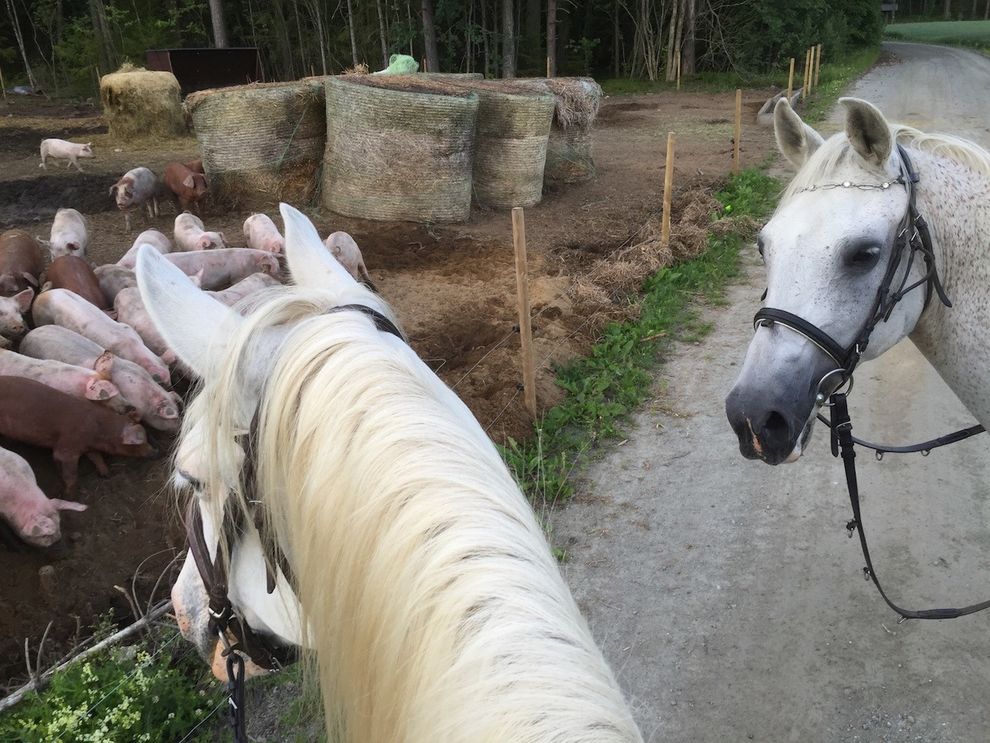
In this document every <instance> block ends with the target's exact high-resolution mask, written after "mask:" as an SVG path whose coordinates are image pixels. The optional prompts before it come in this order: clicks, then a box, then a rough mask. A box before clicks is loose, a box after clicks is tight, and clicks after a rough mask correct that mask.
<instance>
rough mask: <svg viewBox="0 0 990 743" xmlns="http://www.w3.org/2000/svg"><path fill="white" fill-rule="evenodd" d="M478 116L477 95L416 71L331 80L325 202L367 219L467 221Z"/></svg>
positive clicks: (469, 211)
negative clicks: (426, 77)
mask: <svg viewBox="0 0 990 743" xmlns="http://www.w3.org/2000/svg"><path fill="white" fill-rule="evenodd" d="M477 116H478V96H477V95H476V94H474V93H471V92H470V91H466V90H463V89H457V88H449V89H448V88H447V86H444V85H442V84H439V83H431V82H430V81H427V80H419V79H418V76H384V75H383V76H380V77H379V76H373V75H362V76H347V77H334V78H330V79H328V80H327V81H326V123H327V126H326V155H325V157H324V165H323V196H322V202H323V205H324V206H325V207H327V208H329V209H332V210H333V211H335V212H338V213H339V214H343V215H345V216H351V217H364V218H367V219H382V220H409V221H413V222H458V221H464V220H467V219H468V218H469V217H470V214H471V165H472V151H473V146H474V129H475V122H476V120H477Z"/></svg>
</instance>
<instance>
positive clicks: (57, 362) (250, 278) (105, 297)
mask: <svg viewBox="0 0 990 743" xmlns="http://www.w3.org/2000/svg"><path fill="white" fill-rule="evenodd" d="M47 141H50V140H46V142H47ZM42 152H43V154H44V152H45V150H44V147H43V149H42ZM49 154H51V153H49ZM171 165H176V166H179V167H176V168H173V169H172V170H171V171H170V170H169V167H171ZM171 165H170V166H169V167H167V168H166V181H167V180H168V175H169V173H174V174H177V175H181V176H182V177H181V179H180V180H179V181H178V184H179V185H180V186H182V185H184V184H183V181H185V180H186V178H187V175H185V174H184V173H183V171H182V170H181V169H180V168H183V169H185V170H186V171H190V172H192V173H194V174H195V173H197V172H198V171H197V170H196V169H194V168H193V167H190V165H192V166H195V163H190V164H185V165H183V164H180V163H173V164H171ZM138 171H147V173H149V174H151V180H149V179H148V178H147V177H146V176H145V175H144V174H143V173H140V172H138ZM166 187H167V188H169V189H170V190H171V187H170V186H169V185H168V184H166ZM205 190H206V184H205V179H204V180H200V179H198V178H194V179H192V181H191V183H189V184H188V187H187V190H186V192H180V193H178V194H176V196H177V199H176V200H177V201H179V204H180V205H181V206H195V201H196V200H198V198H199V197H200V196H202V194H203V193H205ZM197 192H198V193H197ZM111 193H112V195H114V196H115V198H116V201H117V205H118V207H119V208H120V209H121V210H122V211H124V212H125V215H126V213H127V211H128V210H129V209H131V208H133V207H139V206H144V205H146V204H149V203H151V206H149V209H150V210H151V213H157V206H156V205H155V204H154V202H153V200H154V199H155V198H156V197H157V195H159V194H160V193H161V189H160V185H159V184H158V182H157V178H156V177H155V176H154V174H153V173H152V172H151V171H150V170H148V169H147V168H135V169H134V170H131V171H129V172H128V173H127V174H126V175H125V176H123V177H122V178H121V179H120V181H118V183H117V184H116V185H115V186H114V187H113V189H112V192H111ZM173 193H174V191H173ZM243 232H244V237H245V241H246V243H247V246H248V247H229V246H228V243H227V240H226V238H225V236H224V234H223V233H222V232H212V231H208V230H206V229H205V227H204V224H203V222H202V221H201V220H200V218H199V217H198V216H196V215H194V214H191V213H189V212H185V211H182V212H180V213H179V214H178V216H176V218H175V224H174V231H173V238H174V243H173V240H170V239H169V238H168V237H167V236H166V235H165V234H163V233H161V232H159V231H157V230H153V229H151V230H145V231H144V232H142V233H141V234H140V235H138V236H137V238H136V239H135V240H134V244H133V245H132V247H131V248H130V249H129V250H128V251H127V252H126V253H125V254H124V256H123V257H122V258H121V259H120V260H119V261H117V263H115V264H109V265H102V266H94V265H93V264H92V263H91V262H90V261H89V260H88V258H87V250H86V249H87V245H88V243H89V234H88V231H87V224H86V220H85V219H84V217H83V216H82V214H80V213H79V212H78V211H76V210H75V209H59V210H58V212H57V213H56V215H55V219H54V222H53V224H52V228H51V234H50V239H49V240H43V239H41V238H36V237H34V236H32V235H30V234H29V233H27V232H25V231H23V230H10V231H8V232H4V233H3V234H0V438H3V439H7V440H11V441H16V442H21V443H25V444H30V445H33V446H38V447H42V448H45V449H50V450H51V452H52V457H53V459H54V461H55V462H56V463H57V464H58V465H59V468H60V471H61V475H62V480H63V483H64V486H65V494H66V497H68V498H71V497H72V495H73V494H74V492H75V489H76V486H77V482H78V474H77V473H78V465H79V459H80V458H81V457H83V456H85V457H86V458H87V459H88V460H90V461H91V462H92V463H93V465H94V466H95V467H96V469H97V471H98V473H99V474H100V475H102V476H107V475H108V474H109V470H108V468H107V465H106V463H105V461H104V459H103V455H122V456H130V457H149V456H154V455H155V454H156V453H157V452H156V450H155V448H154V446H152V444H151V442H150V441H149V439H148V435H147V432H146V430H145V426H147V427H149V428H152V429H155V430H157V431H162V432H166V433H168V432H174V431H176V430H177V429H178V427H179V422H180V410H181V404H182V399H181V397H180V396H179V395H178V394H177V393H176V392H173V391H171V386H172V381H173V374H175V373H178V374H185V373H186V370H185V369H183V367H182V365H181V362H180V361H179V360H178V359H177V357H176V355H175V354H174V353H173V352H172V350H171V349H169V348H168V346H167V344H166V343H165V341H164V340H163V338H162V337H161V335H160V334H159V333H158V331H157V330H156V328H155V326H154V324H153V322H152V320H151V317H150V316H149V314H148V312H147V310H146V309H145V307H144V304H143V303H142V301H141V295H140V293H139V291H138V289H137V280H136V277H135V274H134V266H135V261H136V256H137V250H138V247H139V246H140V245H151V246H152V247H154V248H155V249H156V250H158V251H159V252H161V253H162V254H164V255H165V256H166V258H167V259H168V260H169V261H171V262H172V263H174V264H175V265H176V266H178V267H179V268H180V269H181V270H182V271H183V272H184V273H186V274H187V275H189V276H190V277H192V279H193V281H194V282H196V283H198V284H199V285H200V287H201V288H202V289H203V290H204V291H208V292H209V293H210V294H212V295H213V296H214V297H216V298H217V299H218V300H219V301H221V302H223V303H224V304H227V305H235V304H236V303H237V302H239V301H240V300H241V299H244V298H245V297H247V296H249V295H250V294H252V293H254V292H256V291H258V290H260V289H263V288H265V287H268V286H272V285H274V284H277V283H279V281H280V276H281V271H280V255H281V253H282V252H283V248H284V239H283V238H282V236H281V234H280V233H279V230H278V228H277V227H276V225H275V224H274V222H272V220H271V219H270V218H269V217H267V216H266V215H264V214H252V215H251V216H249V217H248V218H247V219H246V220H245V222H244V226H243ZM326 245H327V249H328V250H329V251H330V252H331V253H332V254H333V255H335V256H336V257H337V258H338V260H339V261H340V262H341V264H343V265H344V266H345V267H346V268H347V270H348V271H349V272H350V273H351V274H352V275H353V276H354V278H355V279H356V280H358V281H365V282H366V283H369V284H370V278H369V276H368V272H367V269H366V267H365V265H364V261H363V259H362V256H361V252H360V250H359V249H358V246H357V244H356V243H355V242H354V240H353V239H352V238H351V237H350V235H348V234H347V233H345V232H335V233H333V234H332V235H330V237H328V238H327V240H326ZM43 246H47V248H48V253H49V254H50V258H51V262H50V264H49V265H48V266H47V268H46V266H45V260H44V254H43ZM28 318H30V321H31V322H30V323H29V322H28ZM29 327H30V328H33V329H29ZM15 349H16V350H15ZM85 508H86V506H84V505H83V504H80V503H76V502H74V501H71V500H61V499H57V498H52V499H49V498H48V497H46V496H45V494H44V493H43V492H42V491H41V489H40V488H39V487H38V485H37V481H36V478H35V476H34V473H33V472H32V470H31V467H30V465H29V464H28V463H27V461H26V460H24V459H23V458H22V457H20V456H19V455H17V454H15V453H14V452H12V451H9V450H7V449H4V448H2V447H0V517H2V518H3V520H5V521H6V522H7V523H8V524H9V525H10V527H11V528H12V529H13V530H14V532H15V533H16V534H17V536H18V537H20V539H22V540H23V541H24V542H26V543H28V544H31V545H35V546H39V547H47V546H50V545H52V544H54V543H55V542H56V541H58V539H59V538H60V520H59V511H60V510H77V511H79V510H84V509H85Z"/></svg>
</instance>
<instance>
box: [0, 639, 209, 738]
mask: <svg viewBox="0 0 990 743" xmlns="http://www.w3.org/2000/svg"><path fill="white" fill-rule="evenodd" d="M158 640H159V642H158V643H157V650H155V651H154V652H153V653H151V652H149V651H148V650H146V649H139V648H135V647H122V648H116V649H113V650H111V651H109V652H107V653H105V654H102V655H99V656H96V657H94V658H90V659H88V660H86V661H83V662H81V663H77V664H76V665H73V666H70V667H69V668H68V669H67V670H65V671H63V672H62V673H59V674H58V675H56V676H55V678H54V679H52V682H51V685H50V686H49V687H48V689H47V690H46V691H45V692H44V693H43V694H41V695H37V696H32V697H30V698H28V699H26V700H25V701H23V702H21V703H20V705H19V706H17V707H15V708H14V709H12V710H11V711H10V712H8V713H6V715H4V716H3V717H2V718H0V740H4V741H7V740H10V741H15V740H16V741H20V742H22V743H49V742H50V741H61V742H63V743H74V742H75V741H79V742H82V741H94V742H95V741H99V742H100V743H117V742H118V741H119V743H132V741H156V742H157V741H177V740H181V739H183V737H184V736H185V735H186V734H187V733H189V732H190V731H191V730H192V729H193V728H195V727H196V726H197V725H198V724H199V723H200V722H202V721H203V720H204V719H205V718H207V717H208V716H209V715H210V714H211V713H212V712H213V710H214V709H215V708H216V707H217V705H218V704H219V703H220V702H221V700H222V697H223V693H222V689H221V687H220V686H219V685H218V684H216V683H215V682H214V681H213V680H212V677H210V680H208V681H206V680H205V679H204V676H205V671H204V666H203V665H202V662H201V661H200V660H199V658H198V657H196V656H195V654H194V653H193V654H192V657H190V648H189V647H188V646H185V645H184V644H183V643H184V641H183V640H182V639H181V637H180V636H179V634H178V633H177V632H175V631H174V630H173V631H171V632H169V633H168V635H167V636H166V637H164V638H158ZM176 648H178V651H179V652H183V653H184V654H185V655H184V657H181V658H180V657H176V656H175V655H174V653H175V652H176ZM196 679H199V680H200V681H201V682H202V683H200V684H199V685H197V683H196V681H195V680H196ZM204 727H205V726H204ZM190 740H202V738H199V737H192V738H190Z"/></svg>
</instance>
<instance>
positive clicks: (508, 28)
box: [502, 0, 516, 77]
mask: <svg viewBox="0 0 990 743" xmlns="http://www.w3.org/2000/svg"><path fill="white" fill-rule="evenodd" d="M512 4H513V3H512V0H502V77H515V76H516V55H515V50H516V49H515V47H516V34H515V29H514V28H513V24H512Z"/></svg>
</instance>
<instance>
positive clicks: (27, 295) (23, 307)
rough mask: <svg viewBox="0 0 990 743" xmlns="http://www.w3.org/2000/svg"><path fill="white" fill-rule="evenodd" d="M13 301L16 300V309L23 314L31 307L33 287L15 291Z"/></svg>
mask: <svg viewBox="0 0 990 743" xmlns="http://www.w3.org/2000/svg"><path fill="white" fill-rule="evenodd" d="M14 301H15V302H17V309H18V310H20V312H21V314H22V315H23V314H24V313H25V312H27V311H28V310H29V309H31V302H32V301H34V289H32V288H31V287H28V288H27V289H25V290H23V291H20V292H17V294H15V295H14Z"/></svg>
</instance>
